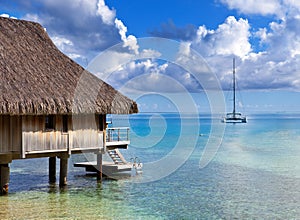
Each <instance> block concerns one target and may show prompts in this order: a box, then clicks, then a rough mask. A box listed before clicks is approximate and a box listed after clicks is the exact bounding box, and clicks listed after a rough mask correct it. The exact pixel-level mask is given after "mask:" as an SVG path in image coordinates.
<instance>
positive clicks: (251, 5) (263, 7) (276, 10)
mask: <svg viewBox="0 0 300 220" xmlns="http://www.w3.org/2000/svg"><path fill="white" fill-rule="evenodd" d="M221 2H222V3H223V4H225V5H227V6H228V7H229V8H230V9H237V10H238V11H240V12H241V13H244V14H260V15H281V14H282V7H281V5H280V1H279V0H264V1H261V0H247V1H240V0H221Z"/></svg>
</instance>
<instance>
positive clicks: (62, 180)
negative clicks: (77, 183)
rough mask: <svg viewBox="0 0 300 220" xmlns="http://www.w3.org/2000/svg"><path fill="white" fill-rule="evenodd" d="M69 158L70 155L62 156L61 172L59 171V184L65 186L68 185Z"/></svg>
mask: <svg viewBox="0 0 300 220" xmlns="http://www.w3.org/2000/svg"><path fill="white" fill-rule="evenodd" d="M68 159H69V156H68V155H66V156H61V157H60V173H59V186H60V187H64V186H66V185H67V176H68Z"/></svg>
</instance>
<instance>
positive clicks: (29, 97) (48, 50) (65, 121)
mask: <svg viewBox="0 0 300 220" xmlns="http://www.w3.org/2000/svg"><path fill="white" fill-rule="evenodd" d="M0 76H1V77H0V187H1V188H0V190H1V192H2V193H6V192H7V191H8V182H9V164H10V163H11V162H12V160H16V159H27V158H40V157H49V179H50V181H51V182H54V181H55V180H56V179H55V178H56V167H55V165H56V158H59V159H60V178H59V179H60V180H59V183H60V185H61V186H63V185H65V184H66V183H67V167H68V158H69V156H70V155H71V154H76V153H83V152H93V153H95V154H97V155H98V156H97V158H98V160H97V161H98V163H97V166H98V167H99V173H98V174H99V175H98V177H99V178H101V175H102V173H101V164H102V159H101V158H102V154H104V153H105V152H106V151H107V146H106V145H108V146H109V148H110V149H114V148H118V147H126V146H127V144H128V143H129V142H128V140H127V142H126V141H125V142H118V140H119V139H118V140H117V141H114V142H112V143H110V144H107V143H106V140H107V139H108V138H109V137H106V136H107V135H106V114H131V113H137V112H138V108H137V104H136V103H135V102H134V101H132V100H131V99H129V98H127V97H126V96H124V95H122V94H121V93H119V92H118V91H116V90H115V89H114V88H113V87H111V86H110V85H108V84H107V83H105V82H104V81H102V80H100V79H99V78H97V77H96V76H94V75H93V74H91V73H90V72H88V71H86V70H85V69H84V68H83V67H81V66H80V65H79V64H77V63H76V62H74V61H73V60H72V59H70V58H69V57H68V56H66V55H65V54H63V53H62V52H60V51H59V50H58V49H57V47H56V46H55V45H54V43H53V42H52V41H51V39H50V38H49V36H48V34H47V32H46V31H45V29H44V28H43V27H42V26H41V25H40V24H38V23H35V22H29V21H24V20H17V19H10V18H2V17H0ZM127 132H128V131H127ZM108 133H109V132H108ZM127 137H128V135H127Z"/></svg>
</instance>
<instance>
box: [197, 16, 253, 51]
mask: <svg viewBox="0 0 300 220" xmlns="http://www.w3.org/2000/svg"><path fill="white" fill-rule="evenodd" d="M249 29H250V25H249V23H248V21H247V20H244V19H242V18H240V19H239V20H236V19H235V17H233V16H229V17H228V18H227V19H226V21H225V23H223V24H220V25H219V27H218V28H217V29H216V30H207V29H206V28H205V26H200V27H199V29H198V32H197V38H196V40H195V41H193V47H195V48H197V50H198V51H199V52H201V53H202V54H205V55H207V56H213V55H230V54H234V55H237V56H240V57H244V56H246V55H247V54H249V53H250V52H251V44H250V42H249V37H250V32H249Z"/></svg>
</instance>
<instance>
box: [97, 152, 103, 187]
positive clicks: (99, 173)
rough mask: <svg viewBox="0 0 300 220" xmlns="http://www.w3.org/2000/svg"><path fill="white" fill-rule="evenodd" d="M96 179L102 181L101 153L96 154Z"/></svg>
mask: <svg viewBox="0 0 300 220" xmlns="http://www.w3.org/2000/svg"><path fill="white" fill-rule="evenodd" d="M97 181H99V182H102V153H98V154H97Z"/></svg>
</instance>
